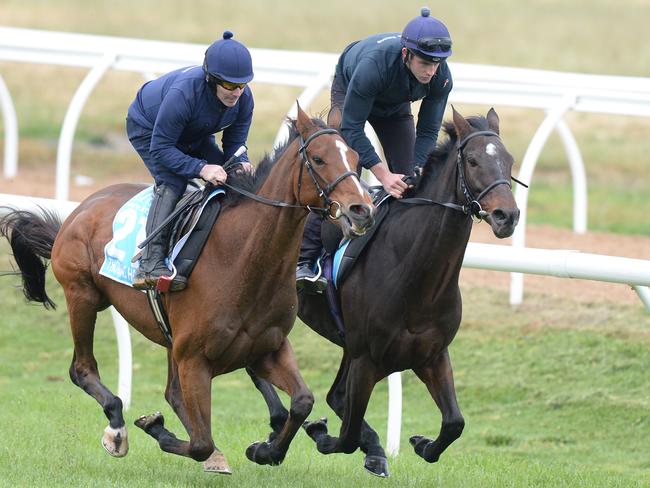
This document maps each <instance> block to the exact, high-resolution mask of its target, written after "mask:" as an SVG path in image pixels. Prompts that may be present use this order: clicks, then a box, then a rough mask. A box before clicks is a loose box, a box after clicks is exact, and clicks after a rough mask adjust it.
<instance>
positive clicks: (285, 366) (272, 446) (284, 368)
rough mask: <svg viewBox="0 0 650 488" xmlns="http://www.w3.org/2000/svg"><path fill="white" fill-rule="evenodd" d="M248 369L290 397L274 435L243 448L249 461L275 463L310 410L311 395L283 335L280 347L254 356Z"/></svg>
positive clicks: (278, 462)
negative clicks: (285, 415)
mask: <svg viewBox="0 0 650 488" xmlns="http://www.w3.org/2000/svg"><path fill="white" fill-rule="evenodd" d="M251 369H252V371H253V372H254V373H255V374H256V375H257V376H259V377H261V378H263V379H266V380H267V381H269V382H271V383H272V384H273V385H275V386H276V387H278V388H280V389H281V390H282V391H284V392H286V393H287V394H288V395H289V396H290V397H291V407H290V408H289V416H288V417H287V419H286V421H285V422H284V425H283V426H282V429H281V430H280V432H279V433H278V434H277V435H276V436H275V438H274V439H272V440H270V442H265V441H262V442H255V443H253V444H251V445H250V446H249V447H248V449H246V457H248V459H250V460H251V461H254V462H256V463H258V464H270V465H278V464H280V463H282V461H283V460H284V457H285V456H286V454H287V450H288V449H289V445H290V444H291V441H292V440H293V438H294V436H295V435H296V432H298V430H299V429H300V426H301V425H302V423H303V422H304V421H305V419H306V418H307V416H308V415H309V413H310V412H311V409H312V406H313V405H314V396H313V395H312V393H311V391H309V389H308V388H307V385H306V384H305V382H304V380H303V379H302V376H301V375H300V371H298V365H297V363H296V358H295V355H294V353H293V348H292V347H291V344H290V343H289V340H288V339H286V338H285V339H284V342H283V343H282V345H281V346H280V349H278V350H277V351H276V352H273V353H271V354H267V355H266V356H264V357H263V358H261V359H260V360H258V361H257V362H256V363H255V364H253V365H251Z"/></svg>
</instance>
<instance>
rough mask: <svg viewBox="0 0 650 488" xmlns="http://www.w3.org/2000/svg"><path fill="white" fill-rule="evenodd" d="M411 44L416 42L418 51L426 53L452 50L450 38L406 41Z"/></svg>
mask: <svg viewBox="0 0 650 488" xmlns="http://www.w3.org/2000/svg"><path fill="white" fill-rule="evenodd" d="M406 40H407V41H410V42H415V45H416V46H417V48H418V49H420V50H422V51H426V52H430V53H431V52H447V51H449V50H450V49H451V39H450V38H449V37H421V38H420V39H418V40H417V41H416V40H414V39H408V38H407V39H406Z"/></svg>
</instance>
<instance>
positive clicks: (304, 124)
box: [296, 100, 313, 139]
mask: <svg viewBox="0 0 650 488" xmlns="http://www.w3.org/2000/svg"><path fill="white" fill-rule="evenodd" d="M296 107H297V113H298V116H297V118H296V129H298V132H299V133H300V134H301V135H302V137H303V138H305V139H306V138H307V133H308V132H309V129H310V128H311V127H312V126H313V123H312V121H311V120H310V119H309V116H308V115H307V114H306V113H305V112H304V110H303V109H302V108H300V104H299V103H298V100H296Z"/></svg>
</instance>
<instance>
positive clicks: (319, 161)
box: [311, 156, 325, 166]
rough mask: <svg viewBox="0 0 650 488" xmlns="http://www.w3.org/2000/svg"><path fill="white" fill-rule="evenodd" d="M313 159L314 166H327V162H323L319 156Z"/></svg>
mask: <svg viewBox="0 0 650 488" xmlns="http://www.w3.org/2000/svg"><path fill="white" fill-rule="evenodd" d="M311 159H312V161H313V162H314V164H317V165H318V166H322V165H324V164H325V161H323V160H322V159H321V158H319V157H318V156H312V158H311Z"/></svg>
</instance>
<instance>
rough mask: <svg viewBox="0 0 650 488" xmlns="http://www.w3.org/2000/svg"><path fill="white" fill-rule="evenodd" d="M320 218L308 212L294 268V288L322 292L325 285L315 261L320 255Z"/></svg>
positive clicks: (325, 281) (325, 282)
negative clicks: (296, 264) (296, 263)
mask: <svg viewBox="0 0 650 488" xmlns="http://www.w3.org/2000/svg"><path fill="white" fill-rule="evenodd" d="M321 224H322V219H321V218H320V217H318V216H317V215H315V214H309V217H307V222H306V224H305V231H304V234H303V237H302V244H301V246H300V256H299V257H298V266H297V268H296V288H297V289H298V291H300V290H304V291H305V292H307V293H322V292H323V290H325V288H326V287H327V279H325V277H324V276H323V275H322V273H321V272H320V268H318V269H316V270H315V268H316V261H317V260H318V258H319V257H320V255H321V252H322V248H323V243H322V240H321V233H320V228H321Z"/></svg>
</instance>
